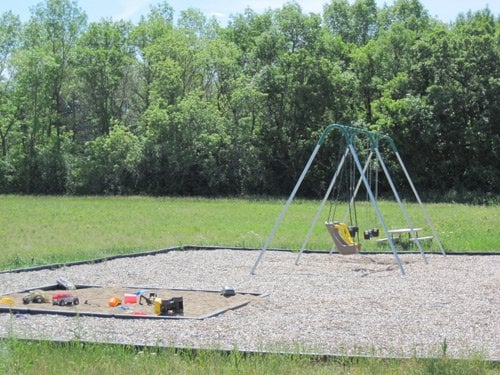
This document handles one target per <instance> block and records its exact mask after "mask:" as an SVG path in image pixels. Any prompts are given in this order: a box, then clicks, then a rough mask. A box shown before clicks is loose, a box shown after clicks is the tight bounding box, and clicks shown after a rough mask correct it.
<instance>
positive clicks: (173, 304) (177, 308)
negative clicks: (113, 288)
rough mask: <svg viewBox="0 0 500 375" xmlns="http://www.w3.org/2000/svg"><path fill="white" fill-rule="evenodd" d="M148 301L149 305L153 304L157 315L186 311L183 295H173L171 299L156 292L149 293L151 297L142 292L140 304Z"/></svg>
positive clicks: (180, 313)
mask: <svg viewBox="0 0 500 375" xmlns="http://www.w3.org/2000/svg"><path fill="white" fill-rule="evenodd" d="M143 300H144V301H146V303H147V305H148V306H151V305H153V311H154V313H155V315H162V316H165V315H177V314H179V315H182V314H183V313H184V301H183V298H182V297H173V298H170V299H161V298H160V297H158V296H157V295H156V293H149V297H146V296H145V295H144V294H141V296H140V297H139V305H142V301H143Z"/></svg>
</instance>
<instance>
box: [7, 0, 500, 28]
mask: <svg viewBox="0 0 500 375" xmlns="http://www.w3.org/2000/svg"><path fill="white" fill-rule="evenodd" d="M286 1H287V0H170V1H168V3H169V4H170V5H171V6H172V7H173V8H174V10H175V11H176V14H178V13H179V12H180V11H182V10H185V9H187V8H196V9H199V10H201V11H202V12H203V13H204V14H205V15H206V16H209V17H211V16H214V17H216V18H217V19H218V20H219V21H220V22H221V23H222V24H225V23H226V22H227V20H228V18H229V16H230V15H231V14H239V13H242V12H243V11H244V10H245V8H247V7H250V8H251V9H253V10H255V11H256V12H259V13H260V12H262V11H263V10H265V9H268V8H273V9H274V8H280V7H281V6H282V5H283V4H285V3H286ZM77 2H78V5H79V6H80V7H81V8H82V9H83V10H85V12H86V13H87V15H88V17H89V20H90V21H98V20H99V19H101V18H103V17H104V18H112V19H115V20H117V19H126V20H131V21H132V22H137V21H138V20H139V18H140V16H141V15H146V14H147V13H148V11H149V8H150V6H151V5H153V4H156V3H158V2H159V0H78V1H77ZM328 2H329V0H300V1H298V3H299V4H300V5H301V7H302V10H303V11H304V12H306V13H308V12H314V13H321V12H322V8H323V5H324V4H325V3H328ZM38 3H40V0H0V13H3V12H5V11H8V10H11V11H12V12H13V13H14V14H17V15H19V16H20V17H21V19H22V20H23V21H26V20H27V19H28V18H29V16H30V14H31V12H30V9H31V8H32V7H33V6H34V5H36V4H38ZM377 3H378V4H379V6H382V5H383V4H384V3H386V4H392V3H393V0H377ZM421 3H422V4H423V5H424V7H425V8H426V9H427V10H428V11H429V14H430V15H431V16H434V17H437V18H439V19H440V20H442V21H444V22H451V21H453V20H454V19H455V18H456V16H457V15H458V14H459V13H461V12H467V11H468V10H472V11H475V10H479V9H484V8H485V7H486V6H487V5H488V7H489V8H490V10H491V11H492V12H493V13H494V14H495V15H500V1H498V0H421Z"/></svg>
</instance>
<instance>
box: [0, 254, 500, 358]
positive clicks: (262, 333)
mask: <svg viewBox="0 0 500 375" xmlns="http://www.w3.org/2000/svg"><path fill="white" fill-rule="evenodd" d="M257 255H258V251H250V250H228V249H211V250H178V251H177V250H176V251H170V252H166V253H161V254H157V255H148V256H140V257H133V258H120V259H114V260H110V261H105V262H102V263H97V264H84V265H75V266H67V267H62V268H58V269H54V270H49V269H46V270H39V271H31V272H21V273H14V272H11V273H2V274H0V294H2V295H3V294H6V293H10V292H14V291H19V290H24V289H28V288H35V287H37V286H40V285H48V284H53V283H54V282H55V280H57V279H58V278H59V277H61V276H63V277H65V278H67V279H68V280H71V281H72V282H73V283H75V284H83V285H85V284H87V285H103V286H109V287H122V286H126V285H135V286H144V287H148V286H149V287H161V288H179V289H186V288H187V289H205V290H214V289H221V290H222V288H224V287H225V286H229V287H232V288H234V289H235V290H236V291H238V290H245V291H255V292H261V293H265V292H267V293H268V295H267V296H265V297H262V298H260V299H259V300H258V301H252V302H251V303H249V304H248V305H246V306H244V307H242V308H239V309H235V310H231V311H227V312H225V313H223V314H220V315H218V316H215V317H212V318H208V319H204V320H146V319H120V318H97V317H85V316H77V317H67V316H60V315H53V314H41V315H30V314H11V313H1V314H0V336H1V337H17V338H26V339H44V340H62V341H65V340H82V341H91V342H106V343H120V344H131V345H152V346H157V345H158V346H175V347H190V348H212V349H214V348H215V349H226V350H231V349H235V348H236V349H239V350H245V351H272V352H274V351H287V352H303V353H317V354H333V355H369V356H384V357H411V356H418V357H436V356H441V355H443V354H446V355H448V356H451V357H456V358H463V357H469V356H471V355H476V354H480V355H482V356H484V358H486V359H490V360H500V340H499V337H500V292H499V291H500V255H489V256H469V255H448V256H446V257H444V256H442V255H437V254H431V255H429V256H428V264H425V262H424V261H423V259H422V257H421V255H415V254H401V259H402V261H403V263H404V267H405V270H406V275H405V276H401V274H400V272H399V268H398V267H397V265H396V264H395V260H394V257H393V256H392V255H391V254H370V255H350V256H340V255H337V254H332V255H328V254H326V253H324V254H319V253H310V254H303V255H302V257H301V262H300V264H299V265H295V258H296V253H293V252H288V251H268V252H266V253H265V255H264V257H263V258H262V262H261V263H260V265H259V267H258V268H257V272H256V274H255V275H251V274H250V270H251V268H252V266H253V264H254V263H255V260H256V258H257Z"/></svg>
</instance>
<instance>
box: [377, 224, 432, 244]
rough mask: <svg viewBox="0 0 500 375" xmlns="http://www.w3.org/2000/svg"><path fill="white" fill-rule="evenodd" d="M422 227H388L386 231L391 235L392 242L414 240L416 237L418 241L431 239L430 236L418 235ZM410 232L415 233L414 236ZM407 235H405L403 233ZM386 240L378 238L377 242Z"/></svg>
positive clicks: (385, 239)
mask: <svg viewBox="0 0 500 375" xmlns="http://www.w3.org/2000/svg"><path fill="white" fill-rule="evenodd" d="M422 230H423V228H413V229H412V228H395V229H389V230H388V231H387V232H389V234H390V235H391V237H392V240H393V241H394V242H400V243H401V242H415V241H416V238H418V241H425V240H431V239H432V236H425V237H419V235H418V234H419V232H422ZM412 232H414V233H415V237H413V236H412ZM406 234H407V235H408V236H405V235H406ZM384 241H387V238H379V239H378V240H377V242H379V243H380V242H384Z"/></svg>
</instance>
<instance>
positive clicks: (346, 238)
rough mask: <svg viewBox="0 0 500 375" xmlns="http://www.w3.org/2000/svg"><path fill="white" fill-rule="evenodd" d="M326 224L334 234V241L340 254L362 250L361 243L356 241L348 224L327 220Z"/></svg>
mask: <svg viewBox="0 0 500 375" xmlns="http://www.w3.org/2000/svg"><path fill="white" fill-rule="evenodd" d="M325 226H326V228H327V229H328V232H329V233H330V235H331V236H332V239H333V243H334V244H335V248H336V249H337V251H338V252H339V254H342V255H352V254H358V253H359V252H360V251H361V244H358V243H357V242H354V240H353V239H352V237H351V233H350V232H349V228H348V227H347V225H346V224H344V223H339V222H336V221H334V222H331V221H327V222H326V223H325Z"/></svg>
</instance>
